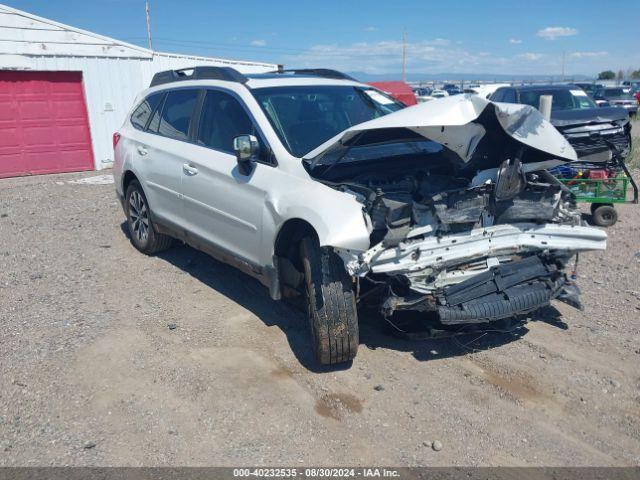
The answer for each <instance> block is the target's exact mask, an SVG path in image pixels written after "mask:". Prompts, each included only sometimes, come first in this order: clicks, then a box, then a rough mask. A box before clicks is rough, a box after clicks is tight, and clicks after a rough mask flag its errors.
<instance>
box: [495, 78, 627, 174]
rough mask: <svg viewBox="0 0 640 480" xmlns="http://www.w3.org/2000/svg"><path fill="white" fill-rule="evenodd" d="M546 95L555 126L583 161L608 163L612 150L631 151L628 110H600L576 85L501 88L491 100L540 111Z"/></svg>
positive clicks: (621, 153)
mask: <svg viewBox="0 0 640 480" xmlns="http://www.w3.org/2000/svg"><path fill="white" fill-rule="evenodd" d="M542 95H551V96H552V97H553V103H552V105H551V124H552V125H553V126H554V127H556V128H557V129H558V131H560V133H562V134H563V135H564V136H565V138H566V139H567V140H568V141H569V143H570V144H571V146H572V147H573V148H574V149H575V151H576V153H577V155H578V158H579V159H580V160H581V161H583V162H607V161H608V160H610V159H611V149H612V148H615V149H616V150H617V151H619V152H620V155H621V156H622V157H626V156H627V155H628V154H629V152H630V150H631V122H630V121H629V115H628V113H627V111H626V110H625V109H624V108H621V107H619V106H609V107H599V106H598V105H596V104H595V103H594V101H593V100H592V99H591V98H590V97H589V96H588V95H587V93H586V92H585V91H584V90H582V89H580V88H577V87H576V86H574V85H521V86H513V87H512V86H507V87H501V88H499V89H498V90H496V91H495V93H493V94H492V95H491V97H490V99H491V101H494V102H509V103H521V104H525V105H531V106H532V107H535V108H537V107H538V106H539V105H540V97H541V96H542Z"/></svg>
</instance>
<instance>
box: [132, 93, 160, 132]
mask: <svg viewBox="0 0 640 480" xmlns="http://www.w3.org/2000/svg"><path fill="white" fill-rule="evenodd" d="M163 95H164V92H159V93H154V94H152V95H149V96H148V97H147V98H145V99H144V100H143V101H142V103H141V104H140V105H139V106H138V108H136V109H135V110H134V111H133V113H132V114H131V124H132V125H133V126H134V127H135V128H137V129H138V130H144V129H145V128H146V126H147V122H148V121H149V119H150V118H151V114H152V113H153V111H154V110H155V109H156V108H157V107H158V105H159V104H160V101H161V100H162V96H163Z"/></svg>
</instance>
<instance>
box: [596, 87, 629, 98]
mask: <svg viewBox="0 0 640 480" xmlns="http://www.w3.org/2000/svg"><path fill="white" fill-rule="evenodd" d="M599 93H600V96H602V97H604V98H611V99H616V100H633V96H632V95H631V94H630V93H625V91H624V90H623V89H622V88H605V89H604V90H600V92H599Z"/></svg>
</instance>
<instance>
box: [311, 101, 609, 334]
mask: <svg viewBox="0 0 640 480" xmlns="http://www.w3.org/2000/svg"><path fill="white" fill-rule="evenodd" d="M467 101H472V102H473V103H474V105H473V107H474V110H475V111H474V112H472V113H468V112H467V113H466V114H463V115H458V117H456V118H453V119H452V120H451V121H450V122H451V125H446V126H445V125H442V126H435V128H434V126H433V125H424V124H421V125H412V126H411V128H409V130H410V132H406V131H405V132H401V131H400V126H401V125H402V123H403V122H405V123H406V122H407V119H406V118H405V119H398V120H397V122H396V125H394V124H393V122H389V121H387V123H391V124H392V126H391V127H387V130H380V129H371V130H368V129H364V128H362V131H364V132H365V133H363V134H361V135H360V137H359V138H357V140H359V141H360V143H359V144H356V143H355V142H354V143H353V144H351V145H347V147H344V142H343V148H344V149H345V150H346V151H345V150H343V151H340V150H338V151H337V153H335V152H334V160H333V162H327V166H324V167H323V166H322V165H321V164H320V166H319V165H318V163H319V162H317V163H316V165H312V166H314V167H316V168H315V170H314V169H310V170H311V171H312V172H313V173H315V174H316V176H317V178H321V180H322V181H324V182H325V183H327V184H328V185H330V186H332V187H333V188H336V189H339V190H341V191H343V192H345V193H348V194H350V195H354V196H355V197H356V198H357V199H358V200H359V201H360V203H362V205H363V217H364V220H365V222H366V223H367V226H368V231H369V232H370V246H371V247H370V248H369V249H368V250H366V251H362V252H356V251H352V250H348V249H343V248H334V250H335V251H336V252H337V253H338V254H339V255H340V256H341V258H342V259H343V261H344V263H345V268H346V269H347V271H348V272H349V274H351V275H352V276H353V277H355V278H357V279H358V283H359V285H360V287H361V292H364V293H363V294H362V295H361V298H362V300H363V302H364V301H366V302H367V303H372V304H375V305H377V306H378V308H379V309H380V312H381V313H382V314H383V315H384V316H385V318H388V319H390V318H391V317H393V316H394V315H395V314H396V313H398V312H407V311H409V312H417V313H419V314H420V315H423V314H424V316H425V317H428V318H429V319H431V320H430V321H432V322H434V324H435V325H436V327H438V328H440V327H441V328H442V329H453V328H458V327H461V326H465V325H478V324H487V323H491V322H495V321H497V320H502V319H507V318H513V317H517V316H522V315H525V314H528V313H531V312H533V311H534V310H537V309H539V308H541V307H544V306H546V305H548V304H549V303H550V301H551V300H553V299H558V300H561V301H564V302H566V303H568V304H570V305H572V306H574V307H576V308H581V304H580V299H579V294H580V292H579V290H578V287H577V286H576V285H575V283H574V280H575V270H576V266H577V256H578V254H579V253H580V252H584V251H590V250H603V249H605V248H606V234H605V233H604V232H603V231H601V230H599V229H597V228H593V227H589V226H586V225H585V224H584V223H583V221H582V218H581V213H580V211H579V210H578V208H577V206H576V203H575V199H574V196H573V195H572V193H571V192H570V191H569V190H567V188H566V187H565V186H564V185H562V184H561V183H560V182H558V180H557V179H555V178H554V177H553V176H552V175H551V174H549V173H548V172H547V171H546V170H545V168H548V167H549V166H553V165H555V164H558V163H560V162H559V161H558V158H560V159H563V160H565V161H566V160H567V159H575V152H574V151H573V150H572V149H571V147H570V146H569V144H568V143H566V140H565V139H564V138H563V137H562V136H561V135H560V134H559V133H558V132H557V131H556V130H555V129H554V128H553V127H552V126H551V125H550V124H548V123H546V121H544V120H543V119H542V118H541V117H540V116H539V114H538V113H537V112H535V111H532V109H525V110H524V111H523V110H518V111H511V112H509V111H505V110H501V109H500V108H498V106H497V105H495V104H491V103H489V102H485V103H480V104H478V101H477V100H471V99H469V100H467ZM457 102H459V103H462V104H463V105H462V106H463V107H465V106H466V105H464V102H465V100H458V101H457ZM425 105H427V104H425ZM455 106H456V107H460V105H458V104H456V105H455ZM416 108H417V109H421V112H422V113H424V111H427V110H425V109H424V107H423V106H422V105H420V106H418V107H411V108H409V109H407V110H406V111H405V112H409V111H410V110H413V109H416ZM509 108H511V107H509ZM458 110H460V108H458ZM399 113H400V112H398V113H395V114H392V115H390V116H389V117H393V116H394V115H395V116H397V115H398V114H399ZM435 114H438V115H440V117H442V112H435ZM407 116H408V115H407V113H405V117H407ZM465 116H466V117H471V119H470V120H468V121H467V122H466V123H465V122H464V121H465V119H466V118H465ZM414 121H415V122H417V120H414ZM421 121H422V122H423V123H426V122H424V120H421ZM374 122H376V121H373V122H370V123H372V124H373V123H374ZM390 129H393V131H391V130H390ZM523 132H524V133H523ZM416 134H417V135H418V136H416ZM525 134H526V135H525ZM366 135H370V139H367V138H365V137H366ZM447 135H449V137H447ZM376 136H377V137H376ZM371 138H373V139H375V138H377V139H379V140H380V141H379V143H375V142H373V141H372V140H371ZM425 138H426V139H427V141H426V142H425ZM383 139H384V141H383ZM390 139H391V140H390ZM454 142H455V143H454ZM541 142H542V144H541ZM550 142H556V143H555V144H551V145H550V146H549V147H548V148H549V150H550V151H545V149H544V147H543V144H549V143H550ZM358 145H362V146H363V148H358ZM559 152H563V155H559ZM381 154H384V155H385V157H384V158H380V155H381ZM335 158H337V159H338V161H337V162H336V161H335Z"/></svg>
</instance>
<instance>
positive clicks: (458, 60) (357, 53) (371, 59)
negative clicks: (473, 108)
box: [279, 38, 640, 78]
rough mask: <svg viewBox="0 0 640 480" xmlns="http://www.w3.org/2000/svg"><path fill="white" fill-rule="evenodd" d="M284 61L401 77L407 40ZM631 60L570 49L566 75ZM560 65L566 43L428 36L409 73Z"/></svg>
mask: <svg viewBox="0 0 640 480" xmlns="http://www.w3.org/2000/svg"><path fill="white" fill-rule="evenodd" d="M523 43H524V42H523ZM279 62H280V63H283V64H285V65H287V66H288V67H292V68H293V67H296V68H305V67H306V68H311V67H324V68H335V69H337V70H341V71H345V72H355V73H357V72H363V73H367V74H389V76H390V78H393V77H394V76H395V77H396V78H398V77H399V76H400V72H401V71H402V41H401V40H400V39H393V40H386V41H378V42H357V43H348V44H340V43H327V44H317V45H313V46H311V47H309V48H307V49H305V50H303V51H301V52H300V53H291V54H283V55H281V56H280V57H279ZM627 64H629V65H636V64H640V54H629V53H628V52H624V54H620V55H615V54H614V55H609V54H607V53H606V52H600V51H578V52H573V53H571V52H567V55H566V66H567V67H568V71H567V75H572V74H593V72H599V71H601V70H604V69H606V68H609V66H610V65H627ZM561 71H562V49H559V50H558V51H555V52H540V51H538V52H536V51H533V52H531V51H530V52H526V53H521V54H513V55H508V56H506V55H501V54H498V53H496V52H494V51H490V50H488V49H487V48H486V47H485V48H472V47H469V46H467V44H464V45H461V44H459V43H458V42H457V41H456V40H455V39H451V40H447V39H442V38H435V39H425V40H421V41H413V42H409V43H408V44H407V72H408V73H432V74H434V73H470V74H473V73H478V74H506V75H511V74H513V75H560V72H561Z"/></svg>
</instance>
